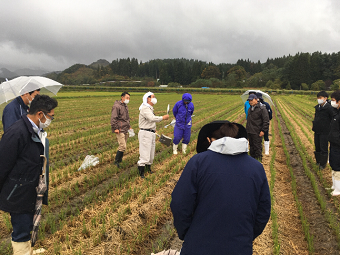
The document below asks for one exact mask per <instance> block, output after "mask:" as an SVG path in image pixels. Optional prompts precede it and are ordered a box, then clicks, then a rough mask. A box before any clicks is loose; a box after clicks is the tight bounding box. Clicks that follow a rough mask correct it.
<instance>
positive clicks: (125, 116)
mask: <svg viewBox="0 0 340 255" xmlns="http://www.w3.org/2000/svg"><path fill="white" fill-rule="evenodd" d="M116 129H118V130H119V132H121V133H127V132H128V131H129V129H130V117H129V109H128V107H127V105H126V104H125V103H123V102H122V101H121V100H116V101H115V103H114V104H113V106H112V110H111V130H112V132H113V133H114V132H115V130H116Z"/></svg>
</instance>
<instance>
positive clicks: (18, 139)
mask: <svg viewBox="0 0 340 255" xmlns="http://www.w3.org/2000/svg"><path fill="white" fill-rule="evenodd" d="M57 106H58V102H57V101H56V100H55V99H53V98H50V97H49V96H46V95H41V96H40V95H37V96H36V97H35V99H34V101H33V102H32V103H31V107H30V109H29V112H28V114H27V115H22V116H21V118H20V119H19V120H18V121H17V122H15V123H14V124H13V125H12V126H10V127H9V128H8V129H7V130H6V132H5V133H4V134H3V136H2V138H1V140H0V155H1V157H0V166H1V167H0V210H2V211H5V212H9V213H10V215H11V223H12V227H13V232H12V247H13V254H30V250H31V243H30V239H31V234H30V232H31V231H32V229H33V216H34V211H35V202H36V199H37V191H36V187H37V186H38V182H39V176H40V175H41V174H42V167H43V157H42V155H44V156H45V157H46V158H47V162H48V139H47V138H46V132H45V131H44V130H43V129H45V128H47V127H48V126H49V125H50V124H51V122H52V120H53V119H54V109H55V108H56V107H57ZM45 177H46V183H47V187H48V167H47V168H46V174H45ZM43 204H46V205H47V191H46V192H45V194H44V197H43Z"/></svg>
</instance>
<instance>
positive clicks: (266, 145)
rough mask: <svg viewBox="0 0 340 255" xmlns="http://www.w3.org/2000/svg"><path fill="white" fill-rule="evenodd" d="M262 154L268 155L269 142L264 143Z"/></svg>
mask: <svg viewBox="0 0 340 255" xmlns="http://www.w3.org/2000/svg"><path fill="white" fill-rule="evenodd" d="M264 154H265V155H269V141H264Z"/></svg>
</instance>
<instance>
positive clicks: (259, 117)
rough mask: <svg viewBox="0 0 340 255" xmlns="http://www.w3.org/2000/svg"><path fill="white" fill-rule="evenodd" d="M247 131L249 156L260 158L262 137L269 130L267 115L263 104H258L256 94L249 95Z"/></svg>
mask: <svg viewBox="0 0 340 255" xmlns="http://www.w3.org/2000/svg"><path fill="white" fill-rule="evenodd" d="M248 101H249V104H250V108H249V110H248V119H247V126H246V129H247V133H248V139H249V146H250V156H252V157H253V158H255V159H258V160H259V161H261V160H262V137H263V136H264V134H265V132H267V131H268V130H269V116H268V111H267V109H266V106H265V105H260V103H259V102H258V101H257V96H256V95H254V94H251V95H249V97H248Z"/></svg>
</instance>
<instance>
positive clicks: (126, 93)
mask: <svg viewBox="0 0 340 255" xmlns="http://www.w3.org/2000/svg"><path fill="white" fill-rule="evenodd" d="M126 95H129V96H130V94H129V92H126V91H124V92H123V93H122V94H121V97H125V96H126Z"/></svg>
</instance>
